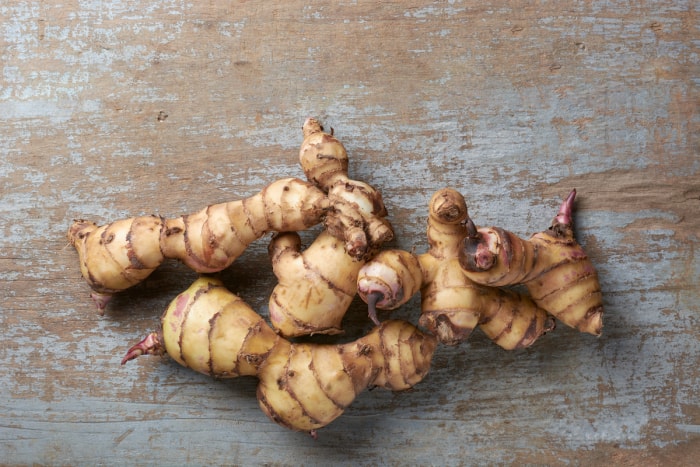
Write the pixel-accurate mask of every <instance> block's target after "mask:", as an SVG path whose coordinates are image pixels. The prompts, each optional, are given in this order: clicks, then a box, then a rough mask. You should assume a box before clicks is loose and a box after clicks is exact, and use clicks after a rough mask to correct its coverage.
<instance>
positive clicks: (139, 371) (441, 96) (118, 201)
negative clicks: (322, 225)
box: [0, 0, 700, 465]
mask: <svg viewBox="0 0 700 467" xmlns="http://www.w3.org/2000/svg"><path fill="white" fill-rule="evenodd" d="M326 3H330V2H310V4H308V5H306V2H299V1H288V2H280V3H279V4H277V2H264V3H263V2H225V1H216V0H211V1H206V2H185V1H180V0H169V1H155V0H153V1H149V0H141V1H137V0H131V1H129V0H122V1H120V0H110V1H97V0H87V1H76V0H67V1H64V2H39V1H17V2H15V1H6V2H2V3H1V4H0V70H1V71H2V76H1V79H2V81H0V156H1V157H0V190H1V192H0V282H1V284H2V290H3V298H4V299H3V300H2V302H0V311H1V313H0V325H1V329H2V344H0V359H1V360H2V366H1V369H0V387H1V388H2V392H3V394H4V397H3V399H2V402H0V406H1V407H2V408H1V409H0V452H1V453H2V463H7V464H33V463H38V464H86V465H94V464H127V463H132V464H133V463H135V464H160V465H181V464H191V465H203V464H209V465H210V464H250V463H255V464H275V465H284V464H300V463H304V464H324V465H326V464H327V463H329V462H333V463H335V464H357V463H361V464H436V465H443V464H446V465H460V464H502V463H504V464H509V463H518V464H569V465H593V464H609V463H611V462H613V463H615V464H618V465H638V464H644V465H673V464H676V465H683V464H689V463H690V461H691V459H696V460H697V458H698V456H700V447H699V445H700V407H699V406H698V401H699V396H700V390H699V387H700V381H699V376H700V370H699V369H698V368H699V366H698V363H699V350H700V345H699V341H698V338H699V336H700V333H699V329H700V327H699V316H700V305H698V304H699V303H700V294H699V292H698V289H699V285H700V284H699V280H698V277H699V276H700V255H698V253H697V252H698V249H699V248H698V247H699V246H700V241H699V237H698V235H699V232H700V165H699V161H700V158H699V155H700V136H699V134H700V132H699V129H700V115H699V113H698V103H699V102H700V92H698V85H699V84H700V83H699V80H700V67H699V63H698V62H699V61H700V59H699V56H700V43H699V42H698V37H699V36H700V30H699V29H700V24H699V20H698V18H699V15H700V10H699V9H698V8H699V7H698V4H697V3H696V2H690V1H670V0H664V1H655V2H650V1H646V2H625V1H612V0H609V1H602V2H576V1H559V2H522V1H496V0H485V1H479V2H461V1H450V2H413V3H412V2H399V1H393V2H373V1H365V0H361V1H354V2H341V3H338V4H337V6H329V5H327V4H326ZM309 115H316V116H318V117H319V118H321V119H322V120H323V121H324V122H325V124H326V125H327V126H331V127H333V128H334V129H335V132H336V134H337V135H338V136H339V137H340V138H341V140H342V141H344V142H345V144H346V146H347V148H348V150H349V153H350V157H351V167H350V170H351V174H352V175H354V176H355V177H356V178H358V179H364V180H366V181H368V182H369V183H371V184H373V185H374V186H376V187H378V188H380V189H381V190H382V191H383V194H384V198H385V201H386V204H387V205H388V207H389V210H390V216H391V221H392V223H393V224H394V227H395V230H396V233H397V240H396V241H395V242H394V243H393V245H394V246H399V247H402V248H405V249H411V248H415V249H416V251H419V252H421V251H424V250H425V236H424V226H425V219H426V206H427V202H428V199H429V198H430V195H431V194H432V193H433V192H434V191H435V190H437V189H439V188H442V187H445V186H452V187H455V188H457V189H459V190H460V191H461V192H463V193H464V194H465V196H466V197H467V199H468V201H469V204H470V212H471V214H472V215H473V217H474V218H475V219H477V221H479V222H481V223H482V224H497V225H501V226H504V227H507V228H509V229H511V230H514V231H516V232H519V233H521V234H522V235H528V234H530V233H532V232H535V231H538V230H540V229H542V228H544V227H546V226H547V225H548V223H549V221H550V219H551V217H552V215H553V213H554V210H555V209H556V207H557V205H558V203H559V201H560V199H561V197H562V196H564V195H565V194H566V193H567V192H568V190H569V189H570V188H572V187H576V188H577V189H578V192H579V199H578V201H577V205H576V206H577V210H576V220H577V235H578V238H579V239H580V241H581V242H582V244H583V245H584V246H585V248H586V249H587V251H588V252H589V254H590V256H591V257H592V258H593V260H594V262H595V264H596V265H597V266H598V268H599V272H600V277H601V281H602V285H603V289H604V294H605V306H606V317H605V329H604V334H603V336H602V337H600V338H599V339H596V338H594V337H591V336H588V335H583V334H580V333H577V332H575V331H572V330H570V329H565V328H564V327H563V326H559V327H558V329H557V330H556V332H554V333H552V334H550V335H547V336H545V338H543V339H542V340H541V341H539V342H538V343H537V344H536V345H535V346H534V347H532V348H530V349H528V350H526V351H521V352H506V351H503V350H500V349H499V348H498V347H496V346H495V345H494V344H493V343H491V342H490V341H488V340H487V339H485V338H484V336H483V335H482V334H480V333H479V332H477V333H475V334H474V336H472V338H471V339H470V340H469V342H468V343H465V344H462V345H460V346H457V347H451V348H447V347H441V348H440V349H439V351H438V353H437V355H436V358H435V361H434V364H433V365H434V366H433V369H432V371H431V373H430V375H429V377H428V378H427V379H426V380H425V381H424V383H422V384H421V385H419V386H418V387H416V388H415V390H413V391H411V392H407V393H401V394H392V393H390V392H387V391H380V390H376V391H372V392H366V393H364V394H363V395H362V396H360V397H359V399H358V400H357V401H356V402H355V403H354V404H353V405H352V407H351V408H350V409H349V410H348V411H347V412H346V414H345V415H344V416H343V417H342V418H340V419H339V420H337V421H336V422H334V423H332V424H331V425H330V426H329V427H327V428H326V429H324V430H322V431H321V432H320V436H319V439H318V440H317V441H314V440H312V439H311V438H309V437H308V436H305V435H303V434H299V433H293V432H289V431H287V430H285V429H283V428H280V427H278V426H277V425H275V424H273V423H272V422H270V421H269V420H267V419H266V417H265V416H264V415H263V413H262V412H261V411H260V410H259V409H258V406H257V403H256V401H255V394H254V392H255V389H254V388H255V381H254V380H253V379H243V380H233V381H226V382H221V381H213V380H210V379H208V378H206V377H204V376H200V375H197V374H193V373H192V372H191V371H188V370H186V369H183V368H180V367H178V366H177V365H175V364H174V363H172V362H167V361H166V362H167V363H163V362H162V361H161V360H160V359H158V358H150V359H149V358H142V359H139V360H137V361H136V362H133V363H130V364H129V365H127V366H125V367H121V366H120V365H119V360H120V358H121V356H122V354H123V353H124V351H125V349H126V348H128V346H129V345H131V344H132V343H134V342H135V341H136V340H137V339H139V338H140V337H141V336H143V335H144V334H145V333H146V332H147V331H149V330H151V329H153V328H154V327H155V326H156V325H157V321H158V316H159V315H160V313H161V310H162V309H164V307H165V306H166V304H167V303H168V302H169V301H170V300H171V299H172V297H173V296H174V295H175V294H177V293H178V292H179V291H180V290H182V289H184V288H185V287H186V286H187V285H188V284H189V283H190V282H191V280H192V279H193V278H194V275H193V274H192V273H191V272H189V271H188V270H186V269H185V268H184V267H182V266H181V265H179V264H174V263H168V264H166V265H165V266H164V267H163V268H162V269H161V270H160V271H159V272H157V273H156V274H155V275H154V276H152V278H150V279H149V280H148V281H147V282H146V283H145V284H144V285H142V286H139V287H137V288H135V289H133V290H130V291H128V292H126V293H124V294H123V295H122V296H120V297H119V298H118V299H116V300H115V301H114V302H113V304H112V305H111V306H110V309H109V310H108V312H107V313H106V314H105V315H104V316H98V315H97V314H96V313H95V312H94V310H93V306H92V303H91V302H90V300H89V298H88V288H87V286H86V284H85V283H84V282H83V281H82V279H81V277H80V273H79V269H78V263H77V255H76V253H75V251H74V250H73V249H72V248H71V247H70V246H69V245H68V243H67V240H66V236H65V233H66V229H67V228H68V226H69V225H70V223H71V221H72V219H74V218H89V219H92V220H95V221H97V222H100V223H103V222H107V221H110V220H115V219H118V218H122V217H130V216H133V215H140V214H149V213H157V214H161V215H166V216H172V215H179V214H183V213H187V212H194V211H196V210H199V209H200V208H201V207H203V206H204V205H206V204H209V203H213V202H221V201H226V200H231V199H238V198H241V197H243V196H247V195H250V194H253V193H255V192H257V191H258V190H259V189H260V188H262V186H264V185H265V184H266V183H267V182H269V181H272V180H274V179H277V178H280V177H284V176H302V174H301V171H300V169H299V167H298V165H297V161H296V151H297V148H298V145H299V143H300V141H301V134H300V131H299V129H300V126H301V123H302V122H303V120H304V118H305V117H307V116H309ZM312 234H313V232H312V233H310V234H308V235H307V237H306V239H307V240H309V239H310V238H312ZM224 279H225V282H226V284H227V285H228V286H229V287H230V288H231V289H233V290H234V291H236V292H238V293H240V294H241V295H242V296H243V297H244V298H246V299H247V300H248V301H249V302H250V303H251V304H252V305H253V306H254V307H255V308H256V309H258V310H260V311H262V312H265V311H266V300H267V297H268V296H269V293H270V290H271V288H272V287H273V285H274V280H273V276H272V274H271V272H270V268H269V262H268V258H267V253H266V244H265V242H264V241H261V242H258V243H256V244H255V245H254V246H253V247H252V248H251V249H250V250H249V251H248V252H246V254H245V255H244V256H243V257H242V258H240V259H239V261H238V262H237V263H236V264H235V266H234V267H233V268H231V269H230V270H229V271H227V272H226V273H225V274H224ZM417 311H418V308H417V303H416V302H415V301H413V302H411V304H410V306H408V307H405V308H404V309H402V310H401V311H399V312H398V315H399V316H405V317H407V318H409V319H412V320H415V319H417ZM347 328H348V330H349V331H348V334H349V335H350V336H352V335H354V334H357V333H359V332H362V330H365V329H367V321H366V318H365V315H364V313H363V308H362V305H361V304H360V303H356V304H354V305H353V307H352V309H351V310H350V313H349V315H348V318H347Z"/></svg>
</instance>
